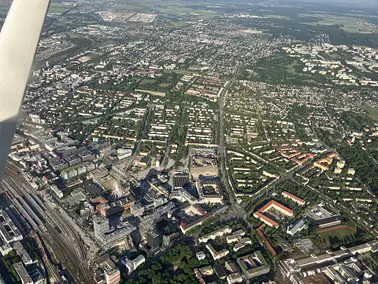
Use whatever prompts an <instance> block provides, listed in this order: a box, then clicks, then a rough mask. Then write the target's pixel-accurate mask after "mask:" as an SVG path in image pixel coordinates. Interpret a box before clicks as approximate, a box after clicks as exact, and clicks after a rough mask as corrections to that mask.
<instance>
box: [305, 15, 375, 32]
mask: <svg viewBox="0 0 378 284" xmlns="http://www.w3.org/2000/svg"><path fill="white" fill-rule="evenodd" d="M299 16H300V17H315V18H319V21H316V22H306V21H304V22H302V23H303V24H306V25H311V26H318V25H323V26H332V25H337V26H340V28H341V29H342V30H344V31H346V32H348V33H377V32H378V29H377V28H376V27H374V26H373V25H371V24H370V23H368V22H366V21H364V20H362V19H359V18H352V17H343V16H334V15H329V14H300V15H299Z"/></svg>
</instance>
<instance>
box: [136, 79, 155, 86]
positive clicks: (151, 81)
mask: <svg viewBox="0 0 378 284" xmlns="http://www.w3.org/2000/svg"><path fill="white" fill-rule="evenodd" d="M155 83H156V80H154V79H143V80H142V81H141V82H140V83H139V84H140V85H141V86H145V85H152V84H155Z"/></svg>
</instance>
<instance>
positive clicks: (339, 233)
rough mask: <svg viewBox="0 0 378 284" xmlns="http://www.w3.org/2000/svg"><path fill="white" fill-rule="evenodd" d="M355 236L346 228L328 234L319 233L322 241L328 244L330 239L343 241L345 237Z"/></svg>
mask: <svg viewBox="0 0 378 284" xmlns="http://www.w3.org/2000/svg"><path fill="white" fill-rule="evenodd" d="M354 234H355V232H354V231H352V230H351V229H348V228H341V229H337V230H332V231H328V232H323V233H319V236H320V237H322V238H323V239H324V240H326V241H328V242H330V240H332V238H335V237H337V238H339V239H344V238H345V237H346V236H353V235H354Z"/></svg>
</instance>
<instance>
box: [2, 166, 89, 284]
mask: <svg viewBox="0 0 378 284" xmlns="http://www.w3.org/2000/svg"><path fill="white" fill-rule="evenodd" d="M7 173H8V174H9V175H5V176H4V178H3V182H2V188H3V189H4V191H5V194H6V195H7V196H8V198H9V199H10V201H11V202H12V203H13V204H14V205H15V206H16V207H17V209H18V210H19V211H21V214H22V215H23V216H24V215H25V216H24V217H26V219H27V220H28V222H29V223H30V225H31V226H32V228H33V229H34V230H35V231H37V232H38V233H39V234H40V236H41V238H42V239H43V240H45V242H46V243H47V244H48V245H49V247H50V248H52V250H53V252H54V254H55V255H56V257H57V258H58V259H59V261H60V262H61V264H63V265H64V266H66V267H68V268H69V270H70V271H71V272H72V273H73V275H74V276H75V278H76V280H77V281H78V282H79V283H85V284H87V283H88V284H90V283H93V278H92V274H91V271H90V268H89V260H88V258H87V252H86V250H87V249H86V247H85V245H84V243H83V241H82V239H81V237H80V236H78V234H77V232H76V231H75V230H74V229H73V228H72V227H71V226H70V225H69V224H68V223H67V222H65V221H64V219H63V218H62V216H61V215H60V214H59V212H58V211H56V210H55V209H53V208H50V207H49V206H45V205H44V204H43V202H42V201H41V200H40V199H39V198H38V197H37V196H36V195H35V192H34V190H33V189H31V188H30V187H29V186H28V183H27V181H26V180H24V179H23V178H22V177H21V176H20V175H19V174H18V173H17V172H16V171H14V170H12V171H11V172H9V168H7ZM25 209H26V210H25ZM22 211H24V212H22ZM58 229H59V230H58Z"/></svg>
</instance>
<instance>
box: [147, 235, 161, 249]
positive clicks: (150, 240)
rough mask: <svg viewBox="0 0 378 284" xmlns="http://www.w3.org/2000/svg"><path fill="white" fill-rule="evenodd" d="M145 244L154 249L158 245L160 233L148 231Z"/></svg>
mask: <svg viewBox="0 0 378 284" xmlns="http://www.w3.org/2000/svg"><path fill="white" fill-rule="evenodd" d="M147 244H148V246H149V247H150V248H151V249H152V250H154V249H157V248H158V247H160V234H159V233H158V232H156V231H150V232H148V234H147Z"/></svg>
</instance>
